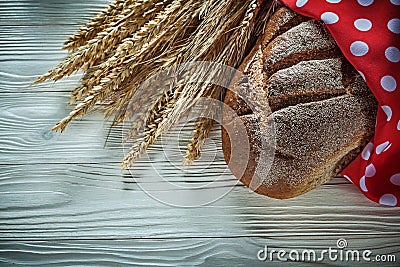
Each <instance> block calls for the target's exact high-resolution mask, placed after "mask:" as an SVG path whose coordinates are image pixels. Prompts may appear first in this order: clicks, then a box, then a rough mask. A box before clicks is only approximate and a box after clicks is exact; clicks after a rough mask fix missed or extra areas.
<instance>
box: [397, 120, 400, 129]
mask: <svg viewBox="0 0 400 267" xmlns="http://www.w3.org/2000/svg"><path fill="white" fill-rule="evenodd" d="M397 130H399V131H400V121H399V122H398V123H397Z"/></svg>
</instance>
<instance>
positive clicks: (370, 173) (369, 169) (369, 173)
mask: <svg viewBox="0 0 400 267" xmlns="http://www.w3.org/2000/svg"><path fill="white" fill-rule="evenodd" d="M375 174H376V169H375V166H374V164H372V163H371V164H369V165H368V166H367V168H365V177H373V176H374V175H375Z"/></svg>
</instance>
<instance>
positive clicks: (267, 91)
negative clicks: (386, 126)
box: [222, 7, 377, 199]
mask: <svg viewBox="0 0 400 267" xmlns="http://www.w3.org/2000/svg"><path fill="white" fill-rule="evenodd" d="M239 70H240V71H242V72H243V73H244V74H245V75H246V78H243V79H240V80H239V81H236V82H234V83H233V84H231V87H232V88H239V87H240V88H241V92H245V93H246V94H251V92H254V90H255V91H257V92H258V93H261V94H262V96H263V97H261V98H255V99H251V98H249V99H251V101H255V102H256V103H255V104H254V103H252V105H250V104H249V103H247V102H246V101H245V100H243V99H242V98H241V97H240V96H238V95H237V94H236V93H234V92H232V91H227V93H226V96H225V100H224V102H225V104H227V105H228V106H229V107H230V108H232V109H233V110H234V111H235V112H236V114H237V115H238V117H236V118H232V116H228V115H227V114H223V121H224V123H223V124H224V127H223V128H222V146H223V151H224V156H225V160H226V162H227V163H228V165H229V167H230V169H231V171H232V173H233V174H234V175H235V176H237V177H238V178H239V179H240V181H242V182H243V183H244V184H245V185H246V186H248V187H250V188H251V189H252V190H254V191H255V192H257V193H259V194H263V195H266V196H270V197H273V198H279V199H284V198H291V197H295V196H298V195H300V194H303V193H305V192H307V191H309V190H311V189H313V188H315V187H317V186H319V185H322V184H324V183H326V182H327V181H329V180H330V179H331V178H333V177H335V176H336V175H338V173H339V172H340V171H341V170H342V169H343V168H344V167H345V166H346V165H347V164H348V163H350V162H351V161H352V160H353V159H354V158H355V157H356V156H357V154H358V153H359V152H360V151H361V149H362V147H363V146H364V145H365V144H366V143H367V142H368V140H369V139H370V138H371V137H372V135H373V133H374V126H375V115H376V108H377V104H376V100H375V98H374V97H373V95H372V94H371V93H370V90H369V89H368V87H367V85H366V84H365V82H364V80H363V79H362V78H361V76H360V75H359V74H358V72H357V71H356V70H355V69H354V68H353V67H352V66H351V65H350V64H349V63H348V62H347V61H346V60H345V59H344V57H343V55H342V54H341V52H340V50H339V49H338V47H337V45H336V43H335V41H334V40H333V38H332V37H331V36H330V34H329V33H328V32H327V31H326V29H325V27H324V26H323V24H322V23H320V22H319V21H316V20H312V19H308V18H306V17H303V16H301V15H298V14H296V13H294V12H292V11H290V10H289V9H287V8H285V7H281V8H279V9H278V10H277V11H276V12H275V13H274V14H273V16H272V17H271V19H270V20H269V23H268V25H267V27H266V31H265V33H264V35H263V36H261V37H260V39H259V40H258V42H257V44H256V46H255V47H254V48H253V50H252V51H251V52H250V54H249V55H248V56H247V58H246V59H245V60H244V62H243V63H242V65H241V66H240V68H239ZM234 91H235V90H234ZM247 101H249V100H248V99H247ZM252 106H263V107H265V108H264V110H265V112H268V110H270V112H269V113H268V114H266V116H267V117H268V121H273V125H274V133H275V137H274V138H275V142H274V147H273V150H272V151H274V157H271V161H272V162H270V164H271V165H270V168H268V172H265V171H261V170H263V168H262V166H260V165H261V164H266V163H265V162H264V161H261V160H260V155H261V153H262V152H263V151H262V149H265V148H264V147H263V146H262V145H261V143H262V138H272V136H268V135H263V136H260V128H262V126H263V125H262V123H265V120H261V119H260V116H259V113H257V112H255V111H254V110H253V109H252ZM264 115H265V114H264ZM239 124H243V125H244V126H245V128H246V133H247V138H248V143H249V153H243V151H242V149H243V147H245V146H242V144H241V143H240V141H237V140H236V141H235V142H231V139H230V137H229V135H228V133H229V132H232V131H233V132H234V131H235V129H237V127H238V125H239ZM261 132H262V131H261ZM267 141H268V140H267ZM267 143H268V142H267ZM245 155H248V156H245ZM243 166H245V169H243ZM254 181H257V185H256V186H254ZM252 183H253V186H252Z"/></svg>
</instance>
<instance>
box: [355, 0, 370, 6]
mask: <svg viewBox="0 0 400 267" xmlns="http://www.w3.org/2000/svg"><path fill="white" fill-rule="evenodd" d="M357 2H358V3H359V4H360V5H362V6H370V5H372V4H373V3H374V0H357Z"/></svg>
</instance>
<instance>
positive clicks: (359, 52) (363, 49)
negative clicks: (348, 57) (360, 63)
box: [350, 41, 369, 57]
mask: <svg viewBox="0 0 400 267" xmlns="http://www.w3.org/2000/svg"><path fill="white" fill-rule="evenodd" d="M368 51H369V47H368V45H367V44H366V43H364V42H362V41H355V42H353V43H352V44H351V45H350V52H351V53H352V54H353V55H354V56H356V57H361V56H364V55H365V54H367V53H368Z"/></svg>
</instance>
